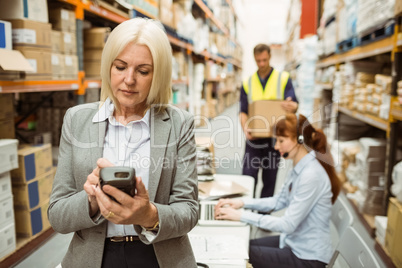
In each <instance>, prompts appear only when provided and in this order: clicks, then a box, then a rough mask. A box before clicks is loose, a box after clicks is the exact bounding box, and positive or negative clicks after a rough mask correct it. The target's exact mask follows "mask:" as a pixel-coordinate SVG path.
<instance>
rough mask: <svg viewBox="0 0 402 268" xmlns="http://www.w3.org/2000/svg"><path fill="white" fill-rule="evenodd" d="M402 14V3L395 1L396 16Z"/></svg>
mask: <svg viewBox="0 0 402 268" xmlns="http://www.w3.org/2000/svg"><path fill="white" fill-rule="evenodd" d="M400 13H402V1H398V0H397V1H395V15H399V14H400Z"/></svg>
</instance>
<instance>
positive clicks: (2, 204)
mask: <svg viewBox="0 0 402 268" xmlns="http://www.w3.org/2000/svg"><path fill="white" fill-rule="evenodd" d="M13 222H14V208H13V197H12V196H9V197H6V198H1V199H0V226H4V225H5V224H8V223H13Z"/></svg>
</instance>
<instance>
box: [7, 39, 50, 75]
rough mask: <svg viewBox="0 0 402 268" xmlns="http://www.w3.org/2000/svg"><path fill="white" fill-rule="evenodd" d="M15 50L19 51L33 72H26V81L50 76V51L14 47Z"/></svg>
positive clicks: (28, 47) (29, 47)
mask: <svg viewBox="0 0 402 268" xmlns="http://www.w3.org/2000/svg"><path fill="white" fill-rule="evenodd" d="M15 49H16V50H18V51H20V52H21V53H22V54H23V55H24V57H25V58H26V59H27V60H28V61H29V63H30V64H31V66H32V68H33V69H34V71H33V72H26V73H25V77H26V79H32V80H33V79H36V78H38V79H40V78H39V77H41V78H42V77H44V76H45V77H50V78H51V75H52V53H51V51H50V50H44V49H42V48H37V47H32V46H19V45H18V46H15Z"/></svg>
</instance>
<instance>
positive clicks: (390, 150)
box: [383, 16, 402, 213]
mask: <svg viewBox="0 0 402 268" xmlns="http://www.w3.org/2000/svg"><path fill="white" fill-rule="evenodd" d="M401 21H402V17H401V16H399V17H397V18H396V22H397V23H395V31H394V40H395V42H394V49H393V50H392V60H393V64H392V85H391V103H390V106H391V107H390V111H391V110H392V106H393V103H392V102H393V100H394V99H395V97H396V96H397V88H398V81H400V80H402V48H400V47H398V44H397V40H398V33H399V30H400V29H399V25H400V23H401ZM389 116H390V117H389V118H390V119H389V120H390V124H389V129H388V131H387V159H386V161H385V180H386V181H385V189H384V195H385V196H384V204H383V207H384V211H385V213H386V212H387V210H388V200H389V198H390V197H391V195H392V194H391V186H392V170H393V168H394V165H395V164H396V149H397V143H398V135H397V132H398V121H397V120H394V118H393V116H392V113H391V112H390V115H389Z"/></svg>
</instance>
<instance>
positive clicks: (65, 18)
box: [49, 7, 76, 33]
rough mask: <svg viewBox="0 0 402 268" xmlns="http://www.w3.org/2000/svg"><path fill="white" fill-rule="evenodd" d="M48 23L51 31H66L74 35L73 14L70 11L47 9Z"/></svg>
mask: <svg viewBox="0 0 402 268" xmlns="http://www.w3.org/2000/svg"><path fill="white" fill-rule="evenodd" d="M49 21H50V23H51V24H52V27H53V29H55V30H59V31H66V32H71V33H75V31H76V23H75V13H74V11H72V10H68V9H64V8H61V7H59V8H51V9H49Z"/></svg>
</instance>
